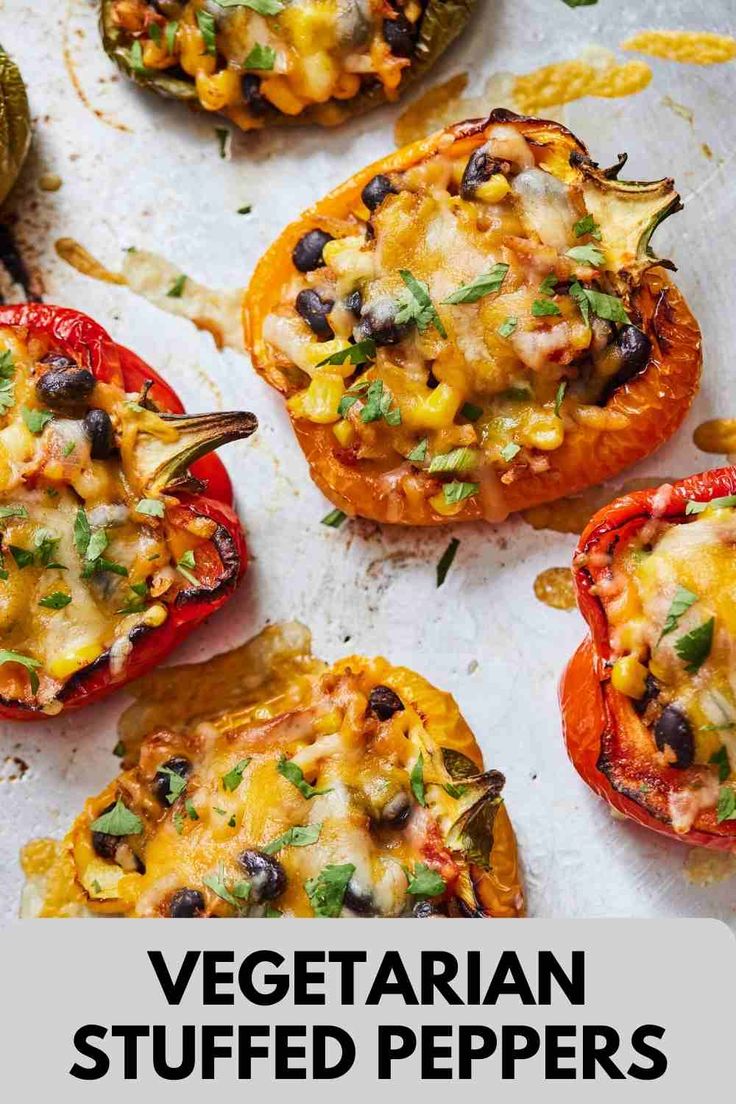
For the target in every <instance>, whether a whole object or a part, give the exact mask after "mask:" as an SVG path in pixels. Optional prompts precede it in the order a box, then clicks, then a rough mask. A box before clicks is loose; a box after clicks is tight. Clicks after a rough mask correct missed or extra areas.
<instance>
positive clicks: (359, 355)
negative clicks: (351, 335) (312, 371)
mask: <svg viewBox="0 0 736 1104" xmlns="http://www.w3.org/2000/svg"><path fill="white" fill-rule="evenodd" d="M375 357H376V343H375V341H374V340H373V338H372V337H366V339H365V340H364V341H356V342H355V344H354V345H348V347H347V349H338V351H337V352H336V353H332V354H331V355H330V356H328V357H325V359H324V360H321V361H320V362H319V364H318V365H317V367H318V368H323V367H324V365H325V364H356V365H357V364H366V363H367V362H368V361H369V360H375Z"/></svg>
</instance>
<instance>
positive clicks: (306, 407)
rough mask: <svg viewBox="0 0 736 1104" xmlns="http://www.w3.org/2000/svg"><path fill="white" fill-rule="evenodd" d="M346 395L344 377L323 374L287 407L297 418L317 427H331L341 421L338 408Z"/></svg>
mask: <svg viewBox="0 0 736 1104" xmlns="http://www.w3.org/2000/svg"><path fill="white" fill-rule="evenodd" d="M344 394H345V384H344V383H343V381H342V376H335V375H331V374H329V373H327V372H323V373H321V374H320V375H318V376H315V377H314V379H313V380H312V382H311V383H310V385H309V387H308V388H307V389H306V391H300V392H299V393H298V394H297V395H294V397H293V398H291V399H289V401H288V403H287V406H288V407H289V410H290V411H291V412H292V414H294V415H295V416H296V417H297V418H306V419H307V421H310V422H316V423H317V425H331V424H332V422H337V421H339V418H340V415H339V414H338V412H337V407H338V405H339V402H340V399H341V398H342V396H343V395H344Z"/></svg>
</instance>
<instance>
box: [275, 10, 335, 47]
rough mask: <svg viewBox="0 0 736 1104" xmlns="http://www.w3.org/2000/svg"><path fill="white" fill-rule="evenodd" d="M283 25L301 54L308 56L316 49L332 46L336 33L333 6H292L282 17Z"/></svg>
mask: <svg viewBox="0 0 736 1104" xmlns="http://www.w3.org/2000/svg"><path fill="white" fill-rule="evenodd" d="M280 22H281V24H282V25H283V26H284V27H285V28H286V29H287V30H288V32H289V37H290V38H291V41H292V43H293V45H294V46H295V47H296V50H297V52H298V53H299V54H302V55H307V54H311V53H313V52H314V51H315V49H319V48H324V47H328V46H330V45H331V44H332V42H333V39H334V33H335V17H334V13H333V10H332V6H331V4H330V3H329V2H328V3H324V2H323V3H320V2H319V0H317V2H313V3H311V4H310V5H309V6H307V5H306V4H300V5H296V4H294V5H292V6H291V7H288V8H287V9H286V11H285V12H284V13H283V14H282V15H281V20H280Z"/></svg>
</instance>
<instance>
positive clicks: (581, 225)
mask: <svg viewBox="0 0 736 1104" xmlns="http://www.w3.org/2000/svg"><path fill="white" fill-rule="evenodd" d="M572 231H573V234H574V235H575V237H576V238H582V236H583V234H590V236H591V238H595V239H596V241H600V240H601V232H600V229H599V227H598V224H597V222H596V221H595V219H594V218H593V216H592V215H583V217H582V218H581V219H578V221H577V222H576V223H575V225H574V226H573V228H572Z"/></svg>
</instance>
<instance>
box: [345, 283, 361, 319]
mask: <svg viewBox="0 0 736 1104" xmlns="http://www.w3.org/2000/svg"><path fill="white" fill-rule="evenodd" d="M345 306H346V307H347V309H348V310H349V311H350V312H351V313H352V314H354V315H355V317H356V318H360V312H361V310H362V308H363V295H362V293H361V291H360V288H356V289H355V291H351V292H350V294H349V295H348V297H347V299H346V300H345Z"/></svg>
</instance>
